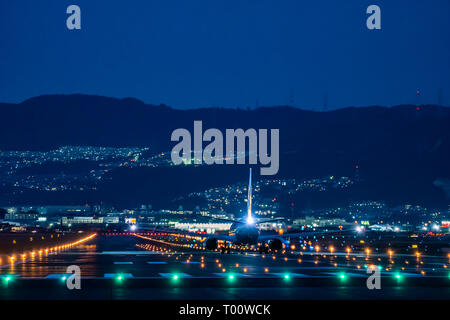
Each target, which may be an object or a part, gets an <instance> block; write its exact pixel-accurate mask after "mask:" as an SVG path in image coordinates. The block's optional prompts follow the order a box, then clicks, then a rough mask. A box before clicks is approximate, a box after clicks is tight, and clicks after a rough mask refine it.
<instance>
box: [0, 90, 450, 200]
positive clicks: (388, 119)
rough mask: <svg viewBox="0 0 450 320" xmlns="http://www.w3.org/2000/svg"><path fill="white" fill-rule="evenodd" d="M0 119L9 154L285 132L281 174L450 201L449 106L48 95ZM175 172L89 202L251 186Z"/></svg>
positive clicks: (116, 186) (228, 170)
mask: <svg viewBox="0 0 450 320" xmlns="http://www.w3.org/2000/svg"><path fill="white" fill-rule="evenodd" d="M0 115H1V119H2V121H1V124H0V149H1V150H50V149H55V148H58V147H60V146H64V145H89V146H112V147H123V146H146V147H149V148H150V150H151V152H154V153H157V152H161V151H168V150H170V149H171V148H172V147H173V145H174V143H172V142H171V141H170V135H171V133H172V131H173V130H174V129H176V128H186V129H188V130H190V131H191V132H192V131H193V122H194V120H202V121H203V130H206V129H208V128H218V129H221V130H225V129H226V128H243V129H246V128H255V129H257V128H267V129H271V128H278V129H280V157H281V159H280V171H279V174H278V175H277V177H297V178H302V177H321V176H325V175H346V176H353V174H354V168H355V165H356V164H358V165H359V166H360V175H361V178H362V179H363V181H364V183H362V184H361V185H360V187H358V188H355V190H353V191H352V192H351V193H350V194H349V195H348V196H346V197H347V198H348V199H353V198H355V199H357V198H371V199H387V200H391V201H392V202H393V203H396V202H398V203H402V202H406V201H408V202H413V203H414V202H417V203H424V202H427V203H428V204H431V205H442V206H443V205H445V204H448V203H449V202H450V200H449V199H447V198H446V196H445V192H444V191H443V190H442V188H440V187H439V184H436V183H434V182H435V181H436V179H448V178H450V168H449V165H448V164H449V163H450V109H449V108H447V107H442V106H436V105H421V106H413V105H401V106H395V107H380V106H373V107H349V108H344V109H338V110H334V111H329V112H314V111H308V110H301V109H297V108H293V107H288V106H281V107H260V108H257V109H253V110H241V109H224V108H206V109H193V110H177V109H173V108H170V107H168V106H165V105H149V104H145V103H143V102H142V101H139V100H137V99H133V98H125V99H115V98H107V97H101V96H88V95H48V96H40V97H35V98H31V99H28V100H26V101H24V102H22V103H19V104H0ZM167 169H172V168H165V169H158V168H156V169H149V170H139V169H136V171H133V172H128V171H126V173H125V171H121V170H117V171H113V172H112V173H111V175H113V176H115V178H116V179H113V180H112V181H115V182H114V183H110V184H106V185H104V186H103V187H102V188H100V190H99V192H98V193H97V194H95V195H91V194H90V195H89V201H91V200H92V201H95V200H96V199H97V198H98V199H100V198H101V199H109V200H111V201H112V202H118V203H119V204H120V203H127V205H128V204H132V203H146V202H152V199H149V197H151V198H154V199H155V200H154V201H155V202H158V201H161V202H164V201H167V200H168V199H169V198H170V197H169V196H172V195H173V194H175V193H177V195H178V194H180V193H185V192H190V191H194V190H202V189H203V188H204V187H205V186H210V185H219V184H220V183H229V182H235V180H237V179H241V180H245V176H246V173H245V172H244V171H245V170H244V168H243V167H242V166H233V167H229V166H219V167H209V168H208V167H204V168H203V167H202V168H184V167H182V168H178V169H177V170H172V171H170V170H167ZM212 169H214V170H212ZM191 170H194V171H192V172H191ZM255 171H256V172H258V171H259V170H255ZM193 176H197V178H192V177H193ZM130 177H133V178H132V179H131V178H130ZM241 177H242V178H241ZM192 179H193V180H194V181H193V182H192V183H191V184H186V181H192ZM174 184H180V186H179V187H176V188H175V187H174ZM133 190H134V191H135V192H134V193H133ZM175 190H176V192H175ZM121 192H123V196H121V195H120V194H121ZM29 197H30V199H31V198H33V196H32V195H29ZM40 197H41V198H42V195H41V196H40ZM81 197H86V196H85V195H83V196H81ZM96 197H97V198H96ZM77 199H78V198H77ZM86 200H88V199H86ZM143 200H145V201H143ZM80 201H82V200H80ZM317 201H318V202H320V201H319V200H317ZM323 201H324V202H323V204H324V205H325V204H326V200H323Z"/></svg>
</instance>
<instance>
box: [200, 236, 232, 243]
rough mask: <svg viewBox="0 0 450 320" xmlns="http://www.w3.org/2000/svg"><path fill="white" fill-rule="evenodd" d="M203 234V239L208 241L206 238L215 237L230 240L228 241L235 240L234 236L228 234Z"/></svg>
mask: <svg viewBox="0 0 450 320" xmlns="http://www.w3.org/2000/svg"><path fill="white" fill-rule="evenodd" d="M202 236H203V237H204V238H203V241H206V239H208V238H214V239H217V240H221V241H228V242H233V240H234V237H232V236H226V235H224V234H214V235H209V236H206V235H202Z"/></svg>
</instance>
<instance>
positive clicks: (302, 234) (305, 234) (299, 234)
mask: <svg viewBox="0 0 450 320" xmlns="http://www.w3.org/2000/svg"><path fill="white" fill-rule="evenodd" d="M342 231H343V230H329V231H305V232H296V233H285V234H273V235H260V236H259V238H258V239H259V240H261V241H267V240H272V239H275V238H278V239H286V238H302V237H309V236H316V235H320V234H326V233H336V232H342Z"/></svg>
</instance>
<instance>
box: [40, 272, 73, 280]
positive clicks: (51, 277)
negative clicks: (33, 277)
mask: <svg viewBox="0 0 450 320" xmlns="http://www.w3.org/2000/svg"><path fill="white" fill-rule="evenodd" d="M67 275H69V274H65V273H62V274H49V275H48V276H46V277H45V279H61V278H62V277H64V276H67Z"/></svg>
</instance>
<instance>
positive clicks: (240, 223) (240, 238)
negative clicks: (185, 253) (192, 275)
mask: <svg viewBox="0 0 450 320" xmlns="http://www.w3.org/2000/svg"><path fill="white" fill-rule="evenodd" d="M217 220H222V221H227V222H232V223H233V225H232V227H231V228H232V229H231V235H228V236H227V235H212V236H210V237H208V238H206V240H205V241H204V243H205V248H206V249H208V250H216V249H217V248H218V241H220V240H221V241H225V242H228V243H232V244H235V245H242V246H245V245H250V246H251V245H258V243H260V244H261V245H260V247H259V251H260V252H261V253H262V252H263V251H267V250H268V248H270V249H272V250H274V251H278V250H281V249H282V248H283V245H286V244H288V241H287V238H292V237H303V236H310V235H317V234H322V233H329V232H336V231H323V232H316V231H314V232H302V233H287V234H284V235H261V234H260V232H259V229H258V225H259V224H261V223H266V222H280V221H282V220H283V218H277V219H264V220H258V221H256V220H255V218H253V216H252V169H251V168H250V176H249V181H248V195H247V217H246V218H245V219H241V220H232V219H217ZM266 243H267V244H268V246H266V245H265V244H266ZM222 250H227V252H229V251H230V250H229V248H223V249H222Z"/></svg>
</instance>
